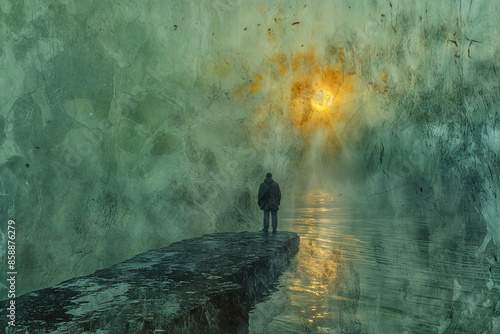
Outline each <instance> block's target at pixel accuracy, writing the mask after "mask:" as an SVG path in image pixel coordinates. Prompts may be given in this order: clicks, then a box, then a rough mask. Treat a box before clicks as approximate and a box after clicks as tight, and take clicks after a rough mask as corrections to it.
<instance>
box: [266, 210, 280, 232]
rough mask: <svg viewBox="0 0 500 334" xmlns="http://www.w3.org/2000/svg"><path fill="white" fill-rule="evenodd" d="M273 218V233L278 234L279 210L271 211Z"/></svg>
mask: <svg viewBox="0 0 500 334" xmlns="http://www.w3.org/2000/svg"><path fill="white" fill-rule="evenodd" d="M271 218H272V224H273V232H276V229H277V228H278V210H272V211H271ZM267 219H268V221H267V224H268V225H267V226H269V217H267Z"/></svg>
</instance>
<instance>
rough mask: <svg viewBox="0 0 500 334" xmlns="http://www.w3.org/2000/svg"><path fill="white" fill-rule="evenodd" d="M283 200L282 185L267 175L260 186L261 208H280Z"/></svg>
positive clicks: (265, 209)
mask: <svg viewBox="0 0 500 334" xmlns="http://www.w3.org/2000/svg"><path fill="white" fill-rule="evenodd" d="M280 202H281V191H280V186H279V185H278V183H277V182H275V181H274V180H273V179H272V178H270V177H267V178H266V179H265V180H264V182H262V183H261V184H260V187H259V201H258V204H259V207H260V209H261V210H264V211H267V210H278V209H279V205H280Z"/></svg>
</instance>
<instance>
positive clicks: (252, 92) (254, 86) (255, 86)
mask: <svg viewBox="0 0 500 334" xmlns="http://www.w3.org/2000/svg"><path fill="white" fill-rule="evenodd" d="M258 91H259V85H257V84H256V83H254V84H252V86H250V94H254V93H256V92H258Z"/></svg>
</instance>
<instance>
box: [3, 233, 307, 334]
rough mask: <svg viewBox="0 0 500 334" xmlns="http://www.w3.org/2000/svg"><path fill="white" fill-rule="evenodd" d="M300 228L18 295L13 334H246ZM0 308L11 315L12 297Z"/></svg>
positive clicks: (179, 252)
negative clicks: (253, 312) (253, 311)
mask: <svg viewBox="0 0 500 334" xmlns="http://www.w3.org/2000/svg"><path fill="white" fill-rule="evenodd" d="M299 242H300V239H299V237H298V236H297V234H295V233H291V232H281V231H280V232H278V233H276V234H273V233H263V232H240V233H230V232H228V233H216V234H208V235H204V236H201V237H197V238H192V239H187V240H183V241H179V242H176V243H174V244H171V245H170V246H168V247H164V248H161V249H157V250H151V251H148V252H145V253H142V254H139V255H136V256H134V257H133V258H131V259H129V260H127V261H124V262H122V263H119V264H116V265H114V266H112V267H110V268H107V269H103V270H98V271H96V272H94V273H93V274H91V275H88V276H84V277H77V278H73V279H70V280H67V281H65V282H62V283H60V284H58V285H56V286H54V287H51V288H47V289H43V290H38V291H34V292H31V293H28V294H25V295H22V296H19V297H17V298H16V299H15V305H16V310H15V327H9V328H6V330H9V329H14V331H13V332H15V333H101V334H104V333H117V334H118V333H119V334H123V333H246V332H247V331H248V313H249V311H250V309H251V308H252V307H253V306H254V305H255V304H256V303H258V302H260V301H261V300H262V299H263V298H264V297H265V296H266V295H268V294H269V293H270V292H272V290H273V289H274V288H275V285H276V282H277V279H278V277H279V276H280V275H281V273H282V272H283V271H284V270H285V269H286V268H287V266H288V265H289V263H290V261H291V259H292V258H293V257H294V256H295V254H296V253H297V252H298V247H299ZM0 305H1V308H2V310H1V311H2V314H6V311H7V307H8V306H9V304H8V302H7V301H3V302H2V304H0Z"/></svg>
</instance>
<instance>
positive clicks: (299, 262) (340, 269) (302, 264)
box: [288, 190, 359, 329]
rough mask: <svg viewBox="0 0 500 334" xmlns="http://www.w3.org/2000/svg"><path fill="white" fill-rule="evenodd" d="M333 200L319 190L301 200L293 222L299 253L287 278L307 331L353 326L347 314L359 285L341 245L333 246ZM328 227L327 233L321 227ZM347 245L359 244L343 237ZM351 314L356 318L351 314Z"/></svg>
mask: <svg viewBox="0 0 500 334" xmlns="http://www.w3.org/2000/svg"><path fill="white" fill-rule="evenodd" d="M332 200H333V198H332V196H331V195H330V194H328V193H326V192H324V191H321V190H314V191H310V192H308V193H307V195H305V196H304V197H303V198H302V202H303V203H302V204H303V205H301V207H300V209H299V210H298V217H296V218H295V222H296V226H300V229H301V230H302V232H303V233H300V235H301V244H300V251H299V253H298V254H297V257H296V270H295V271H294V272H293V273H291V274H290V277H289V279H290V283H291V284H290V285H289V287H288V288H289V289H290V290H291V291H293V292H294V293H293V294H291V295H290V299H291V303H292V304H294V305H296V307H298V308H300V314H301V317H302V319H303V325H304V326H306V327H307V328H309V327H310V328H311V329H312V328H318V327H324V328H327V327H328V328H331V327H333V328H334V327H336V326H337V325H332V324H335V323H337V324H338V323H339V320H340V323H344V325H345V323H346V322H353V321H354V319H349V317H350V316H349V314H346V313H345V312H346V311H349V312H350V311H352V307H357V306H355V304H356V305H357V298H356V296H358V295H359V281H358V284H356V279H353V277H352V276H353V274H352V272H353V271H354V269H353V266H352V264H350V262H349V260H347V259H346V258H345V256H344V252H343V249H342V242H341V243H340V244H338V243H336V244H333V243H332V235H331V233H332V232H333V233H335V230H336V229H335V224H336V223H337V222H336V221H335V220H331V219H329V215H330V214H331V212H332V211H334V210H332V203H331V202H332ZM324 224H326V225H328V229H329V232H328V233H326V231H325V230H324V229H323V228H322V227H321V226H322V225H324ZM345 241H346V242H347V243H353V242H354V243H356V242H359V241H358V240H357V239H356V238H353V237H352V236H347V235H346V236H345ZM350 314H355V312H351V313H350Z"/></svg>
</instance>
